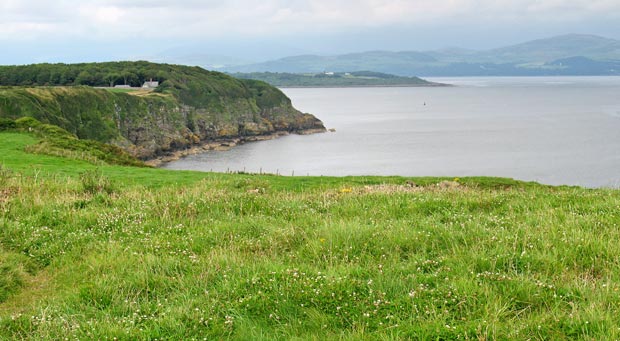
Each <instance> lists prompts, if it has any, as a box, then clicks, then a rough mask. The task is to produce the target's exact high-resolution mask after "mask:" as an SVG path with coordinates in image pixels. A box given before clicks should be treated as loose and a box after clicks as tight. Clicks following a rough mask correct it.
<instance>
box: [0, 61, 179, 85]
mask: <svg viewBox="0 0 620 341" xmlns="http://www.w3.org/2000/svg"><path fill="white" fill-rule="evenodd" d="M153 65H159V66H162V65H165V64H152V63H149V62H108V63H82V64H33V65H17V66H0V85H8V86H75V85H87V86H109V87H114V86H115V85H129V86H132V87H139V86H142V84H144V82H145V81H148V80H151V79H153V80H154V81H159V82H160V83H163V82H164V81H165V80H166V79H167V76H168V73H169V71H171V70H166V68H165V67H164V68H162V67H158V68H153ZM170 67H172V66H170ZM167 71H168V72H167Z"/></svg>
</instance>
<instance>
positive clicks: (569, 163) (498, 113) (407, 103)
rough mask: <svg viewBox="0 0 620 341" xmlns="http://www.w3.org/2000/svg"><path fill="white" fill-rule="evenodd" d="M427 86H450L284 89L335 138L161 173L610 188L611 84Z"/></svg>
mask: <svg viewBox="0 0 620 341" xmlns="http://www.w3.org/2000/svg"><path fill="white" fill-rule="evenodd" d="M429 80H431V81H435V82H441V83H447V84H452V85H453V86H450V87H369V88H283V89H281V90H282V91H283V92H284V93H285V94H286V95H287V96H289V97H290V98H291V100H292V101H293V105H294V106H295V107H296V108H297V109H299V110H301V111H303V112H308V113H311V114H314V115H315V116H317V117H318V118H320V119H321V120H322V121H323V122H324V123H325V126H326V127H327V128H333V129H335V132H326V133H322V134H314V135H289V136H284V137H281V138H277V139H274V140H269V141H261V142H252V143H247V144H243V145H240V146H237V147H234V148H232V149H230V150H227V151H208V152H205V153H202V154H198V155H191V156H187V157H185V158H183V159H181V160H178V161H174V162H170V163H168V164H166V165H165V166H164V168H168V169H183V170H199V171H213V172H237V171H238V172H249V173H273V174H281V175H287V176H293V175H294V176H305V175H313V176H346V175H400V176H447V177H465V176H494V177H508V178H514V179H518V180H525V181H536V182H540V183H544V184H550V185H577V186H584V187H609V188H618V187H620V77H479V78H478V77H476V78H469V77H468V78H429Z"/></svg>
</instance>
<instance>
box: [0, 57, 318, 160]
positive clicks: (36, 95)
mask: <svg viewBox="0 0 620 341" xmlns="http://www.w3.org/2000/svg"><path fill="white" fill-rule="evenodd" d="M85 75H88V77H86V76H85ZM128 75H129V76H128ZM147 79H154V80H158V81H159V82H160V86H159V87H158V88H157V89H155V90H154V91H153V92H149V93H144V92H139V93H134V92H113V91H106V90H103V89H95V88H92V87H91V86H103V85H108V86H109V85H114V84H117V83H118V82H122V83H127V84H130V85H134V86H135V85H139V84H141V82H142V81H144V80H147ZM0 85H5V87H2V88H0V117H3V118H9V119H17V118H20V117H25V116H27V117H33V118H35V119H37V120H39V121H41V122H43V123H49V124H54V125H57V126H59V127H61V128H63V129H66V130H67V131H69V132H70V133H72V134H75V135H76V136H78V137H79V138H82V139H94V140H97V141H100V142H111V143H114V144H116V145H119V146H121V147H123V148H125V149H126V150H128V151H129V152H130V153H132V154H133V155H135V156H138V157H141V158H151V157H154V156H156V155H159V154H163V153H166V152H169V151H173V150H176V149H182V148H186V147H189V146H191V145H195V144H198V143H200V142H202V141H208V140H214V139H226V138H231V137H240V136H241V137H243V136H253V135H263V134H270V133H274V132H277V131H288V132H297V131H303V130H308V129H317V130H322V129H324V127H323V125H322V123H321V121H320V120H318V119H317V118H315V117H314V116H312V115H310V114H303V113H301V112H299V111H298V110H296V109H295V108H293V106H292V105H291V101H290V99H288V98H287V97H286V96H285V95H284V94H283V93H282V92H281V91H280V90H278V89H276V88H274V87H272V86H270V85H268V84H266V83H263V82H259V81H254V80H238V79H235V78H233V77H230V76H228V75H225V74H223V73H218V72H210V71H207V70H204V69H201V68H198V67H187V66H178V65H167V64H154V63H148V62H116V63H91V64H38V65H26V66H0ZM9 85H11V86H9ZM78 85H79V86H78ZM86 85H88V86H86Z"/></svg>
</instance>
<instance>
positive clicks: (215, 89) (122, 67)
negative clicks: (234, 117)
mask: <svg viewBox="0 0 620 341" xmlns="http://www.w3.org/2000/svg"><path fill="white" fill-rule="evenodd" d="M150 80H153V81H158V82H159V84H160V85H159V86H158V87H157V88H156V89H155V91H154V93H164V94H171V95H174V96H175V97H176V98H178V99H179V100H180V101H181V102H182V103H184V104H187V105H191V106H194V107H198V108H203V107H207V106H208V105H209V103H210V102H213V101H217V100H219V99H220V98H231V99H235V98H251V97H259V98H260V101H259V102H260V103H259V106H264V107H270V106H276V105H280V104H281V103H282V102H286V103H290V101H289V100H288V98H287V97H286V96H285V95H284V94H283V93H282V92H280V91H279V90H278V89H275V88H273V87H271V86H267V85H266V84H264V83H261V82H258V81H251V80H238V79H236V78H233V77H231V76H228V75H226V74H224V73H220V72H214V71H208V70H205V69H203V68H200V67H190V66H183V65H171V64H158V63H151V62H146V61H137V62H105V63H79V64H32V65H20V66H0V86H78V85H86V86H105V87H114V86H115V85H123V84H124V85H129V86H133V87H141V86H142V85H143V83H144V82H146V81H150Z"/></svg>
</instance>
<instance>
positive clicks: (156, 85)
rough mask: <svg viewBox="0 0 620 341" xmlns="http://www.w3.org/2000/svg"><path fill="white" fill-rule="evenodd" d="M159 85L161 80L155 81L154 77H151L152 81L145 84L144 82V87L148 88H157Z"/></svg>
mask: <svg viewBox="0 0 620 341" xmlns="http://www.w3.org/2000/svg"><path fill="white" fill-rule="evenodd" d="M158 86H159V82H158V81H153V79H151V80H150V81H146V82H144V84H142V87H143V88H146V89H155V88H156V87H158Z"/></svg>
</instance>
